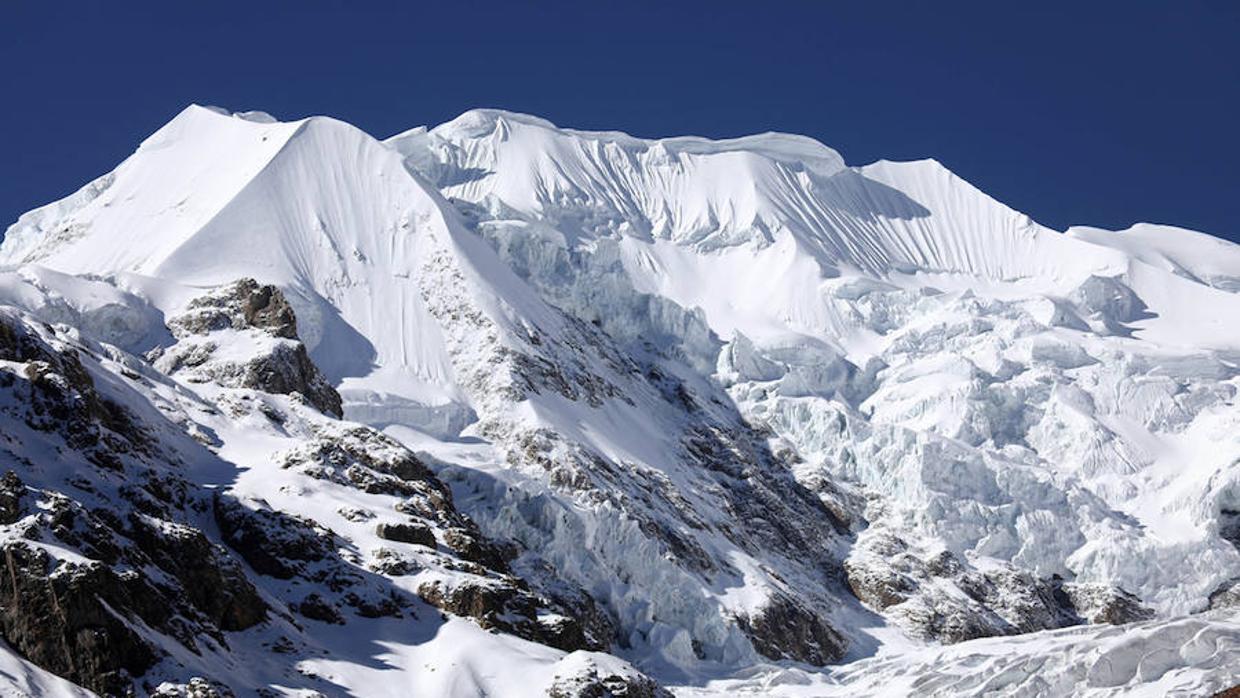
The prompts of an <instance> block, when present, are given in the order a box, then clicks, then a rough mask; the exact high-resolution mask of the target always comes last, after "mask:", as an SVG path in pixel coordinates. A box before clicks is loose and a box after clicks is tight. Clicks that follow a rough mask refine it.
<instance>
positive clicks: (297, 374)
mask: <svg viewBox="0 0 1240 698" xmlns="http://www.w3.org/2000/svg"><path fill="white" fill-rule="evenodd" d="M241 385H242V386H243V387H246V388H253V389H254V390H261V391H263V392H267V393H275V394H277V395H291V394H293V393H298V394H300V395H302V396H303V397H305V398H306V400H307V401H308V402H309V403H310V404H311V405H314V406H315V407H317V408H318V409H319V411H320V412H323V413H324V414H330V415H332V416H333V417H341V416H343V415H344V412H343V408H342V406H341V400H340V393H337V392H336V389H335V388H333V387H332V386H331V384H330V383H328V382H327V379H326V378H324V377H323V374H321V373H319V369H318V367H317V366H315V365H314V362H312V361H311V360H310V355H309V354H308V353H307V352H306V347H305V345H304V344H302V343H301V342H296V343H281V344H277V345H275V346H274V347H273V348H272V349H271V351H270V353H268V354H266V355H263V356H260V357H257V358H255V359H253V360H251V361H250V362H249V363H247V364H245V366H244V373H243V375H242V378H241Z"/></svg>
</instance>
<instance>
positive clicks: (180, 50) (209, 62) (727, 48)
mask: <svg viewBox="0 0 1240 698" xmlns="http://www.w3.org/2000/svg"><path fill="white" fill-rule="evenodd" d="M0 95H2V96H3V97H2V99H3V102H2V103H0V133H2V134H3V137H2V139H0V149H2V150H0V158H2V163H3V165H2V166H3V172H4V175H3V178H2V186H0V219H3V223H0V229H2V228H3V227H4V226H7V224H8V223H9V222H12V221H13V220H15V219H16V218H17V216H18V215H19V214H20V213H21V212H23V211H25V210H27V209H30V208H33V207H34V206H37V205H40V204H42V203H46V202H48V201H51V200H53V199H56V198H58V197H61V196H63V195H65V194H68V193H70V192H71V191H73V190H74V189H76V188H77V187H78V186H80V185H82V184H83V183H85V182H86V181H88V180H90V179H91V178H93V177H95V176H97V175H99V174H102V173H104V172H106V171H108V170H109V169H111V168H112V167H114V166H115V165H116V164H117V163H119V162H120V161H121V160H122V159H123V158H124V157H125V156H126V155H127V154H129V153H130V152H131V151H132V150H133V149H134V148H135V147H136V146H137V144H138V142H139V141H140V140H141V139H142V138H143V137H145V136H146V135H147V134H149V133H150V132H152V131H154V130H155V129H156V128H158V127H159V126H160V125H161V124H163V123H164V122H165V121H167V120H168V119H170V118H171V117H172V116H173V115H175V114H176V113H177V112H178V111H179V110H180V109H181V108H183V107H184V106H185V105H186V104H188V103H190V102H199V103H203V104H215V105H220V106H224V107H228V108H230V109H233V110H244V109H261V110H264V111H268V112H270V113H272V114H273V115H275V116H277V117H279V118H283V119H292V118H298V117H301V116H306V115H310V114H328V115H331V116H335V117H338V118H341V119H344V120H346V121H349V122H351V123H353V124H356V125H357V126H359V127H361V128H362V129H364V130H366V131H368V132H370V133H371V134H373V135H375V136H377V137H384V136H387V135H390V134H392V133H395V132H398V131H402V130H404V129H406V128H409V127H412V126H416V125H419V124H430V125H434V124H437V123H440V122H443V121H446V120H448V119H450V118H452V117H453V116H456V115H457V114H459V113H460V112H462V111H465V110H466V109H469V108H473V107H500V108H504V109H510V110H515V111H523V112H529V113H533V114H537V115H539V116H542V117H544V118H547V119H550V120H551V121H554V122H556V123H557V124H559V125H561V126H568V127H576V128H586V129H613V130H622V131H627V132H629V133H632V134H634V135H638V136H651V137H653V136H672V135H683V134H694V135H702V136H711V137H726V136H737V135H743V134H747V133H754V132H760V131H768V130H777V131H791V132H795V133H801V134H806V135H810V136H813V137H815V138H817V139H819V140H821V141H823V142H824V143H826V144H827V145H830V146H832V147H834V148H836V149H837V150H839V151H840V152H841V153H842V154H843V155H844V158H845V159H846V160H847V161H848V162H849V163H850V164H854V165H861V164H865V163H868V162H871V161H873V160H876V159H881V158H887V159H897V160H901V159H904V160H907V159H917V158H924V157H933V158H936V159H938V160H940V161H942V162H943V163H945V164H946V165H947V166H948V167H949V168H951V169H952V170H954V171H956V173H957V174H959V175H961V176H962V177H964V178H965V179H968V180H969V181H971V182H973V183H974V184H976V185H977V186H979V187H980V188H981V189H983V190H985V191H987V192H988V193H990V194H991V195H993V196H995V197H996V198H998V199H999V200H1001V201H1003V202H1005V203H1007V204H1009V205H1010V206H1012V207H1014V208H1017V209H1019V210H1021V211H1024V212H1026V213H1028V214H1030V215H1031V216H1032V217H1033V218H1034V219H1036V220H1038V221H1039V222H1042V223H1044V224H1046V225H1050V226H1053V227H1056V228H1060V229H1062V228H1064V227H1066V226H1067V225H1070V224H1075V223H1081V224H1092V225H1100V226H1104V227H1111V228H1122V227H1127V226H1128V225H1129V224H1131V223H1132V222H1134V221H1153V222H1162V223H1173V224H1178V225H1183V226H1186V227H1192V228H1197V229H1200V230H1204V231H1206V232H1211V233H1214V234H1217V235H1222V236H1225V237H1229V238H1231V239H1233V240H1240V174H1238V170H1237V165H1238V163H1240V136H1238V135H1237V128H1238V127H1240V2H1236V1H1235V0H1228V1H1224V2H1190V1H1180V2H1171V1H1170V0H1168V1H1167V2H1144V1H1141V0H1135V1H1133V0H1130V1H1126V2H1079V1H1078V2H1063V3H1059V2H1006V1H999V2H967V3H966V2H950V1H945V2H844V1H842V0H819V1H817V2H809V1H805V2H783V1H780V0H763V1H762V2H735V3H733V2H722V1H715V2H657V3H656V2H640V1H634V2H607V3H593V2H582V1H579V2H558V1H557V2H539V3H529V4H526V3H522V2H516V1H513V2H502V3H501V2H495V3H470V2H462V1H461V0H456V1H452V0H443V1H441V2H436V3H429V4H421V3H413V2H406V3H394V2H393V3H385V2H367V3H361V2H315V1H305V2H292V1H288V2H271V3H260V2H247V3H233V2H222V1H217V0H212V1H211V2H180V1H178V2H161V3H141V2H44V1H43V0H37V1H34V0H32V1H25V0H5V1H4V2H2V3H0Z"/></svg>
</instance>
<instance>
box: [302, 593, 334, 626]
mask: <svg viewBox="0 0 1240 698" xmlns="http://www.w3.org/2000/svg"><path fill="white" fill-rule="evenodd" d="M297 612H298V613H300V614H301V615H303V616H305V617H307V618H309V619H311V620H317V621H322V622H324V623H331V624H333V625H344V618H343V617H341V615H340V612H339V611H337V610H336V607H335V606H333V605H331V604H330V603H328V602H327V601H326V600H324V599H323V597H322V596H319V595H318V594H309V595H307V596H306V598H304V599H302V600H301V603H299V604H297Z"/></svg>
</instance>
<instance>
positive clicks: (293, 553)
mask: <svg viewBox="0 0 1240 698" xmlns="http://www.w3.org/2000/svg"><path fill="white" fill-rule="evenodd" d="M213 511H214V512H215V522H216V524H217V525H218V526H219V527H220V533H221V534H222V535H223V537H224V542H225V543H226V544H227V545H228V547H230V548H232V549H233V550H235V551H237V553H238V554H239V555H241V557H242V558H244V559H245V561H246V562H247V563H249V565H250V567H252V568H254V571H256V572H258V573H259V574H265V575H267V576H269V577H275V578H277V579H292V578H293V577H294V576H296V575H297V574H298V573H300V572H302V571H303V570H304V568H305V564H306V563H309V562H317V561H320V560H323V559H325V558H326V557H327V556H328V554H329V552H330V551H331V540H330V534H329V533H327V532H326V531H322V530H319V529H316V528H315V527H314V526H313V525H311V524H309V523H307V522H304V521H301V520H299V519H296V518H294V517H292V516H289V515H288V514H285V513H283V512H279V511H273V510H271V509H251V508H250V507H248V506H246V505H245V504H242V503H241V502H239V501H237V500H236V499H234V498H232V497H230V496H227V495H216V496H215V498H214V500H213Z"/></svg>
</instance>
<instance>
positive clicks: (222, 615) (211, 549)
mask: <svg viewBox="0 0 1240 698" xmlns="http://www.w3.org/2000/svg"><path fill="white" fill-rule="evenodd" d="M130 523H131V527H132V533H131V534H130V535H131V536H132V537H133V539H134V540H135V542H137V544H138V547H139V548H141V549H142V551H143V552H145V553H146V554H147V555H148V556H149V557H150V558H151V559H152V560H154V561H155V564H156V565H158V566H159V568H160V569H162V570H164V571H166V572H169V573H171V574H172V575H173V576H174V577H176V578H177V579H178V580H179V581H180V582H181V586H182V588H183V589H184V591H185V594H186V598H187V600H188V601H189V602H190V603H191V604H192V605H193V606H194V607H195V608H197V609H198V610H199V611H201V612H202V613H203V614H204V615H206V616H207V618H208V619H209V620H210V621H211V623H212V624H213V625H215V626H216V627H218V628H219V629H220V630H230V631H231V630H245V629H246V628H249V627H252V626H254V625H257V624H258V623H261V622H262V621H263V620H265V619H266V618H267V604H265V603H264V602H263V600H262V598H261V597H259V595H258V591H257V590H256V589H255V588H254V585H253V584H251V583H250V580H249V579H247V578H246V576H245V572H244V570H242V569H241V566H240V565H238V564H237V563H236V562H235V561H234V560H232V559H231V558H229V557H228V556H227V554H226V553H225V552H224V550H223V548H221V547H220V546H218V545H215V544H213V543H211V542H210V541H209V540H207V537H206V536H205V535H203V533H202V531H199V530H197V529H194V528H190V527H189V526H176V525H173V524H165V525H164V526H163V527H162V530H157V529H156V528H155V527H153V526H151V525H149V524H147V523H146V522H145V521H144V520H143V519H142V518H140V517H138V516H131V517H130Z"/></svg>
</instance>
